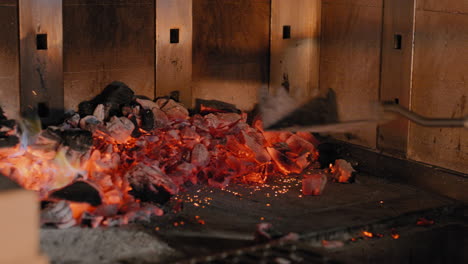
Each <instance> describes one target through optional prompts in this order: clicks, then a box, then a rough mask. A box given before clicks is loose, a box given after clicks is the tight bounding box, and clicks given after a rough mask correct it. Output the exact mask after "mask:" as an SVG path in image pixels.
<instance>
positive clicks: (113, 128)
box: [106, 116, 135, 143]
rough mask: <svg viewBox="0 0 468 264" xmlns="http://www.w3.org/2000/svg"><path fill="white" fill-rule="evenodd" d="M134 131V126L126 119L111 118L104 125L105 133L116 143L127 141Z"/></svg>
mask: <svg viewBox="0 0 468 264" xmlns="http://www.w3.org/2000/svg"><path fill="white" fill-rule="evenodd" d="M134 129H135V125H134V124H133V122H132V121H131V120H130V119H128V118H126V117H116V116H113V117H112V118H111V120H110V121H109V122H107V123H106V130H107V131H106V132H107V133H108V134H109V135H110V136H111V137H112V138H113V139H115V140H116V141H117V142H118V143H124V142H125V141H127V140H128V139H129V138H130V136H131V135H132V133H133V130H134Z"/></svg>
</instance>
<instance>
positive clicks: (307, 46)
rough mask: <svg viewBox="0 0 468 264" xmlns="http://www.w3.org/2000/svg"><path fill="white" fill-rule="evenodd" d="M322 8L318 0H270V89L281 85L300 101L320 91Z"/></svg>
mask: <svg viewBox="0 0 468 264" xmlns="http://www.w3.org/2000/svg"><path fill="white" fill-rule="evenodd" d="M321 11H322V10H321V1H319V0H290V1H282V0H272V3H271V46H270V47H271V48H270V50H271V55H270V56H271V57H270V90H273V91H274V89H277V88H279V87H281V86H284V87H286V88H287V89H288V90H289V92H290V94H291V95H293V97H295V98H296V99H297V100H298V101H300V102H306V101H307V100H308V99H310V98H311V97H313V96H317V95H318V94H319V63H320V55H319V52H320V22H321V21H320V15H321ZM284 26H287V27H289V29H290V32H289V33H290V34H291V35H290V36H289V38H286V39H284V37H287V36H283V33H284V32H283V30H284V29H283V27H284Z"/></svg>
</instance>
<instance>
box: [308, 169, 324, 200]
mask: <svg viewBox="0 0 468 264" xmlns="http://www.w3.org/2000/svg"><path fill="white" fill-rule="evenodd" d="M326 184H327V175H325V173H324V172H323V171H321V170H312V171H308V172H307V173H306V174H304V177H303V179H302V194H304V195H321V194H322V193H323V190H324V189H325V185H326Z"/></svg>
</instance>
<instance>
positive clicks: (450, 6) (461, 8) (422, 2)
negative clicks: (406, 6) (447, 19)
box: [417, 0, 468, 14]
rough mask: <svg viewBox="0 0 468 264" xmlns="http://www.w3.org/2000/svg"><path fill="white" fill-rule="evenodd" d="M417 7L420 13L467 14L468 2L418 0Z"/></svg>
mask: <svg viewBox="0 0 468 264" xmlns="http://www.w3.org/2000/svg"><path fill="white" fill-rule="evenodd" d="M417 7H418V10H420V11H433V12H434V11H435V12H446V13H457V14H468V1H466V0H445V1H440V0H418V1H417Z"/></svg>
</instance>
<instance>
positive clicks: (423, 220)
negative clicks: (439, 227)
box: [416, 217, 435, 227]
mask: <svg viewBox="0 0 468 264" xmlns="http://www.w3.org/2000/svg"><path fill="white" fill-rule="evenodd" d="M433 224H435V222H434V220H429V219H426V218H424V217H421V218H419V219H418V221H417V222H416V225H418V226H424V227H428V226H431V225H433Z"/></svg>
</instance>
